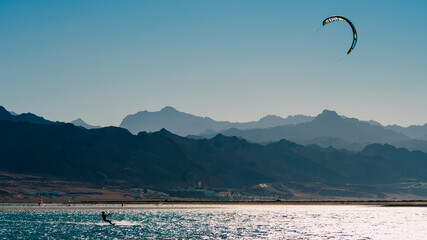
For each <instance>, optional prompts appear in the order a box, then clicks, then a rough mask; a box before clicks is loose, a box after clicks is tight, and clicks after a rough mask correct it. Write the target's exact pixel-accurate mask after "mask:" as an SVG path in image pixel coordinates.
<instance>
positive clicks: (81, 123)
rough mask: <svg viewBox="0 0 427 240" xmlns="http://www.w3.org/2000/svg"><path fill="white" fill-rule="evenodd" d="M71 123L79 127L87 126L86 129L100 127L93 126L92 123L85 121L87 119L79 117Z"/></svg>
mask: <svg viewBox="0 0 427 240" xmlns="http://www.w3.org/2000/svg"><path fill="white" fill-rule="evenodd" d="M71 123H72V124H73V125H74V126H77V127H84V128H86V129H92V128H100V126H92V125H90V124H88V123H86V122H85V121H83V119H81V118H77V119H76V120H73V121H71Z"/></svg>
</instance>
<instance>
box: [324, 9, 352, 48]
mask: <svg viewBox="0 0 427 240" xmlns="http://www.w3.org/2000/svg"><path fill="white" fill-rule="evenodd" d="M336 21H344V22H347V23H348V24H349V25H350V27H351V29H352V30H353V43H352V44H351V47H350V49H349V50H348V52H347V54H349V53H351V51H353V49H354V47H355V46H356V43H357V32H356V28H354V25H353V23H351V22H350V20H348V19H347V18H345V17H342V16H331V17H328V18H326V19H325V20H323V26H325V25H326V24H328V23H331V22H336Z"/></svg>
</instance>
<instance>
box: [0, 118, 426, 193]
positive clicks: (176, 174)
mask: <svg viewBox="0 0 427 240" xmlns="http://www.w3.org/2000/svg"><path fill="white" fill-rule="evenodd" d="M0 133H1V134H0V154H1V157H2V161H1V162H0V170H1V171H6V172H14V173H26V174H29V173H32V174H45V175H49V176H55V177H63V178H67V179H71V180H75V181H87V182H91V183H98V184H100V183H102V184H104V185H105V184H120V183H121V184H126V185H132V184H133V185H135V184H137V185H139V186H150V187H153V188H157V189H161V190H165V191H167V190H168V189H169V190H170V189H172V188H176V187H184V188H185V187H192V186H194V181H195V180H196V181H200V182H202V183H203V185H204V186H206V187H208V188H210V189H224V188H227V189H234V191H246V192H250V191H252V190H254V189H255V190H257V191H259V189H257V186H259V184H264V186H267V187H266V188H265V189H262V190H263V191H264V194H275V195H279V196H281V197H283V198H289V199H292V198H294V197H295V196H298V195H301V194H306V195H307V194H308V195H313V194H314V195H316V196H317V195H319V196H323V197H328V196H329V197H337V196H338V197H340V196H341V197H364V198H387V196H388V195H389V194H397V193H405V194H412V195H416V196H419V197H424V196H427V190H424V188H415V187H413V186H420V184H421V185H422V184H423V183H424V182H425V181H427V175H425V169H427V154H425V153H423V152H420V151H415V152H411V151H408V150H406V149H396V148H395V147H393V146H390V145H381V144H373V145H368V146H366V147H365V148H364V150H363V151H361V152H358V153H350V152H346V151H339V150H334V149H332V150H327V149H316V148H311V147H304V146H302V145H298V144H295V143H292V142H289V141H286V140H281V141H279V142H275V143H271V144H267V145H259V144H255V143H250V142H247V141H246V140H242V139H239V138H236V137H227V136H224V135H221V134H219V135H217V136H215V137H213V138H211V139H190V138H185V137H181V136H178V135H175V134H173V133H170V132H168V131H166V130H164V129H162V130H160V131H159V132H154V133H144V132H141V133H139V134H138V135H136V136H135V135H133V134H131V133H129V132H128V131H127V130H125V129H122V128H117V127H106V128H99V129H92V130H87V129H84V128H80V127H76V126H74V125H72V124H66V123H63V124H32V123H27V122H11V121H0ZM408 182H409V183H410V184H409V185H410V186H409V187H408ZM403 186H404V187H403ZM411 186H412V187H411ZM251 189H252V190H251Z"/></svg>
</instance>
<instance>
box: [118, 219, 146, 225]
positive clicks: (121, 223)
mask: <svg viewBox="0 0 427 240" xmlns="http://www.w3.org/2000/svg"><path fill="white" fill-rule="evenodd" d="M113 223H114V224H115V225H117V226H142V223H140V222H133V221H126V220H123V221H117V222H115V221H113Z"/></svg>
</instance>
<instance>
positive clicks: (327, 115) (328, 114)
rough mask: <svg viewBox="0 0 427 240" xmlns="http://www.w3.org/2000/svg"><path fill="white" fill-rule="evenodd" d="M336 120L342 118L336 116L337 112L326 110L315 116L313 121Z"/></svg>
mask: <svg viewBox="0 0 427 240" xmlns="http://www.w3.org/2000/svg"><path fill="white" fill-rule="evenodd" d="M337 119H342V117H340V116H339V115H338V114H337V112H335V111H331V110H327V109H325V110H323V112H322V113H321V114H319V115H317V117H316V118H315V120H337Z"/></svg>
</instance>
